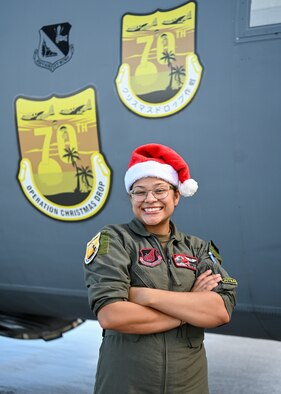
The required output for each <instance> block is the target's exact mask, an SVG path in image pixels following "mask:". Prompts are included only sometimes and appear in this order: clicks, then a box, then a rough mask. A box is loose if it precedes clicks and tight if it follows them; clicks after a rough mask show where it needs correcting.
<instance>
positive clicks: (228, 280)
mask: <svg viewBox="0 0 281 394" xmlns="http://www.w3.org/2000/svg"><path fill="white" fill-rule="evenodd" d="M221 281H222V283H223V284H225V285H233V286H237V285H238V283H237V280H236V279H233V278H230V277H227V278H222V280H221Z"/></svg>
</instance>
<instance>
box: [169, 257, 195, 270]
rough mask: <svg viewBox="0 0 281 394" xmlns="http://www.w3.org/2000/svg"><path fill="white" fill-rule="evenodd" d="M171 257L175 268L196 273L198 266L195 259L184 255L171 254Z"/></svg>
mask: <svg viewBox="0 0 281 394" xmlns="http://www.w3.org/2000/svg"><path fill="white" fill-rule="evenodd" d="M172 257H173V261H174V264H175V266H176V267H178V268H187V269H189V270H192V271H196V269H197V264H198V259H197V257H194V256H188V255H186V254H173V256H172Z"/></svg>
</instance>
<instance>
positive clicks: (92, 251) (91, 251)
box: [84, 233, 101, 264]
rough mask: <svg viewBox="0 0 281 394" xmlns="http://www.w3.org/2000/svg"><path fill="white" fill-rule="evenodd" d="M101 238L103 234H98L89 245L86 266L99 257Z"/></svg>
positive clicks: (85, 260)
mask: <svg viewBox="0 0 281 394" xmlns="http://www.w3.org/2000/svg"><path fill="white" fill-rule="evenodd" d="M100 236H101V233H98V234H97V235H95V236H94V237H93V238H92V239H91V241H89V242H88V243H87V248H86V254H85V259H84V262H85V264H90V262H91V261H92V260H93V259H94V258H95V256H96V255H97V253H98V250H99V246H100Z"/></svg>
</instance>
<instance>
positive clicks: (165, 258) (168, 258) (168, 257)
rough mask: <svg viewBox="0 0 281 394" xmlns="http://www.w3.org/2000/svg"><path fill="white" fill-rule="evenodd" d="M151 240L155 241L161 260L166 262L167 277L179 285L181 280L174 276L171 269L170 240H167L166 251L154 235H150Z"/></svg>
mask: <svg viewBox="0 0 281 394" xmlns="http://www.w3.org/2000/svg"><path fill="white" fill-rule="evenodd" d="M152 238H153V240H154V241H155V243H156V246H157V248H158V249H159V253H160V254H161V256H162V258H163V261H164V262H165V263H166V266H167V267H168V273H169V279H171V280H173V281H174V282H175V283H176V284H177V285H178V286H180V285H181V282H180V281H179V279H178V277H177V276H176V274H175V272H174V271H173V269H172V267H171V265H172V257H171V255H170V253H169V249H168V245H169V243H170V242H171V241H169V242H168V245H167V253H165V252H164V250H163V248H162V245H161V244H160V242H159V241H158V239H157V238H156V237H155V236H152ZM171 280H169V290H172V289H173V288H172V283H171Z"/></svg>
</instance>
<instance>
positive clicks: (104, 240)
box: [97, 231, 109, 255]
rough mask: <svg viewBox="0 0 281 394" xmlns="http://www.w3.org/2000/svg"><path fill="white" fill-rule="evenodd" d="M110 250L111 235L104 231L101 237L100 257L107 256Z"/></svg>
mask: <svg viewBox="0 0 281 394" xmlns="http://www.w3.org/2000/svg"><path fill="white" fill-rule="evenodd" d="M108 249H109V235H108V232H107V231H103V232H102V234H101V237H100V247H99V250H98V253H97V254H98V255H100V254H107V253H108Z"/></svg>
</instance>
